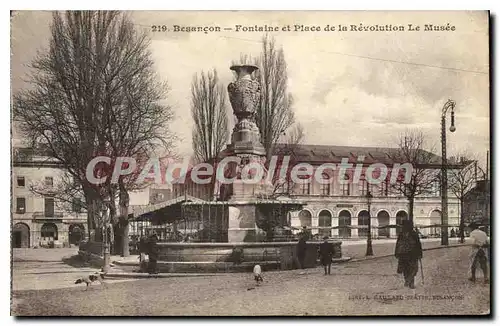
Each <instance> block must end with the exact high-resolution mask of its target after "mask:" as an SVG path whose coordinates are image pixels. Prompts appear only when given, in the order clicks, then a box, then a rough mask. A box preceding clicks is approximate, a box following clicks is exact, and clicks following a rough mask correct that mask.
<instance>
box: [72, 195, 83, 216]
mask: <svg viewBox="0 0 500 326" xmlns="http://www.w3.org/2000/svg"><path fill="white" fill-rule="evenodd" d="M72 204H73V212H75V213H80V212H81V211H82V199H81V198H73V203H72Z"/></svg>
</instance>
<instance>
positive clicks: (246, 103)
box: [227, 65, 265, 156]
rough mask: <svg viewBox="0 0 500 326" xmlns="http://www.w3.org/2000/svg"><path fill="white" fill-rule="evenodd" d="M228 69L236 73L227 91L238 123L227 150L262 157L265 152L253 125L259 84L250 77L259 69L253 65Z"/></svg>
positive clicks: (258, 96) (256, 129) (254, 124)
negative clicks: (234, 79) (235, 77)
mask: <svg viewBox="0 0 500 326" xmlns="http://www.w3.org/2000/svg"><path fill="white" fill-rule="evenodd" d="M230 69H231V70H233V71H235V72H236V75H237V79H236V81H234V82H232V83H230V84H229V85H228V87H227V91H228V93H229V101H230V102H231V106H232V108H233V112H234V115H235V116H236V118H237V120H238V121H237V123H236V125H235V127H234V129H233V134H232V136H231V145H230V146H229V148H230V149H232V150H233V151H234V153H235V154H255V155H259V156H262V155H264V154H265V151H264V147H263V146H262V144H261V142H260V133H259V128H258V127H257V124H256V123H255V111H256V109H257V107H258V105H259V102H260V83H259V82H258V81H257V80H253V79H252V77H251V76H252V73H253V72H254V71H255V70H257V69H259V68H258V67H257V66H254V65H235V66H232V67H231V68H230Z"/></svg>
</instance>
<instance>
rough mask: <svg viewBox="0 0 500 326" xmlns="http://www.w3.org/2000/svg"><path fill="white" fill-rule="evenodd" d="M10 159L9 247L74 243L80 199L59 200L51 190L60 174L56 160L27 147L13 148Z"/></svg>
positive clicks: (81, 232) (80, 228)
mask: <svg viewBox="0 0 500 326" xmlns="http://www.w3.org/2000/svg"><path fill="white" fill-rule="evenodd" d="M13 154H14V155H13V162H12V179H11V181H12V247H14V248H27V247H51V246H69V245H70V244H77V243H78V242H79V241H80V240H82V239H83V237H84V236H85V230H86V221H87V214H86V213H85V212H84V210H83V209H82V205H81V200H80V199H79V198H74V200H73V202H71V203H70V202H63V201H61V200H59V199H58V198H56V197H55V196H54V195H53V193H54V192H55V190H56V189H57V186H58V184H60V182H61V179H62V178H63V176H64V175H65V174H64V171H63V170H62V169H61V166H60V164H58V163H56V162H55V161H54V160H51V159H49V158H48V157H46V156H44V155H43V154H41V153H35V152H34V151H33V150H32V149H30V148H14V149H13Z"/></svg>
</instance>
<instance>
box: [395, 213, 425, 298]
mask: <svg viewBox="0 0 500 326" xmlns="http://www.w3.org/2000/svg"><path fill="white" fill-rule="evenodd" d="M394 255H395V256H396V258H397V259H398V270H397V272H398V274H403V276H404V279H405V286H407V287H409V288H410V289H414V288H415V275H417V272H418V260H419V259H421V258H422V244H421V243H420V239H419V236H418V234H417V232H415V230H413V222H412V221H410V220H404V221H403V227H402V230H401V233H400V234H399V236H398V241H397V242H396V250H395V253H394Z"/></svg>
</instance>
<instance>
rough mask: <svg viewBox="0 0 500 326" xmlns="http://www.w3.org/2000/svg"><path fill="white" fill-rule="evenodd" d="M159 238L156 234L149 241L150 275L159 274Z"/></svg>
mask: <svg viewBox="0 0 500 326" xmlns="http://www.w3.org/2000/svg"><path fill="white" fill-rule="evenodd" d="M158 251H159V250H158V236H157V235H156V233H155V232H153V234H152V235H151V237H150V238H149V241H148V256H149V263H148V273H149V274H158V272H157V270H156V263H157V261H158Z"/></svg>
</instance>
